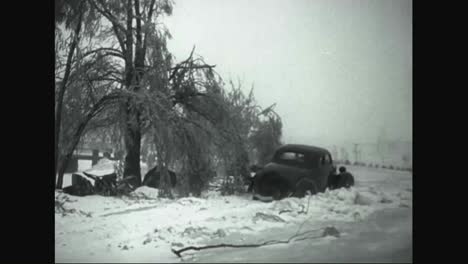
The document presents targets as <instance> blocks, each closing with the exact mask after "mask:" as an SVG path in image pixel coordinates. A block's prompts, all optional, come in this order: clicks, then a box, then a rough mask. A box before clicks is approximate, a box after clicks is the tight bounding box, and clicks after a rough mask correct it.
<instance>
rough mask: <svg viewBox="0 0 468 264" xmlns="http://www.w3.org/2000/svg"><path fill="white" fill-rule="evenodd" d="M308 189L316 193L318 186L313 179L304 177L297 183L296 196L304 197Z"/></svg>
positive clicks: (312, 193)
mask: <svg viewBox="0 0 468 264" xmlns="http://www.w3.org/2000/svg"><path fill="white" fill-rule="evenodd" d="M307 191H309V192H310V193H311V195H314V194H316V193H317V186H316V185H315V182H314V181H313V180H311V179H307V178H302V179H300V180H299V181H298V182H297V183H296V192H295V196H297V197H299V198H302V197H304V196H305V195H306V193H307Z"/></svg>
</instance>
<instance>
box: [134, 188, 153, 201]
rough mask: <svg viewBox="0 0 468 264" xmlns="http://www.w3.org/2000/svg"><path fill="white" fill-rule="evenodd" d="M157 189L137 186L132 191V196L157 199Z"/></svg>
mask: <svg viewBox="0 0 468 264" xmlns="http://www.w3.org/2000/svg"><path fill="white" fill-rule="evenodd" d="M158 194H159V190H158V189H155V188H151V187H148V186H141V187H138V188H137V189H136V190H134V191H133V192H132V195H133V196H136V197H138V198H146V199H158Z"/></svg>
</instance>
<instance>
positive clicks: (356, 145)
mask: <svg viewBox="0 0 468 264" xmlns="http://www.w3.org/2000/svg"><path fill="white" fill-rule="evenodd" d="M358 147H359V144H357V143H354V151H353V152H354V162H358V161H359V157H358V155H359V149H358Z"/></svg>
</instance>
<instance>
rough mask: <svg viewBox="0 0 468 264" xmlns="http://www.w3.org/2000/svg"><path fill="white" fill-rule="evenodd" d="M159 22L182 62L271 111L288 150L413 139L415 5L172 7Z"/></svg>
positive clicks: (234, 0)
mask: <svg viewBox="0 0 468 264" xmlns="http://www.w3.org/2000/svg"><path fill="white" fill-rule="evenodd" d="M165 23H166V25H167V26H168V28H169V30H170V32H171V34H172V36H173V39H172V40H171V41H170V42H169V49H170V51H171V52H173V53H174V55H175V56H176V58H177V59H178V60H182V59H184V58H186V57H187V56H188V55H189V53H190V51H191V49H192V47H193V45H195V46H196V53H197V54H199V55H202V56H203V57H204V58H205V60H206V62H207V63H209V64H216V65H217V67H216V69H217V71H218V73H220V74H221V76H222V77H223V79H225V80H229V78H233V79H237V78H238V77H239V78H240V79H241V80H242V81H243V82H244V88H245V92H246V93H247V92H248V91H249V89H250V87H251V85H252V83H254V86H255V90H254V94H255V97H256V99H257V101H258V102H259V103H260V104H261V105H262V106H263V107H267V106H269V105H271V104H272V103H275V102H276V103H277V106H276V111H277V112H278V114H279V115H280V116H281V117H282V120H283V123H284V127H283V134H284V137H283V139H284V141H285V143H305V144H316V145H322V144H333V143H338V144H339V143H340V142H375V141H376V139H377V137H378V135H379V133H381V131H382V130H385V133H386V135H387V137H388V138H389V139H402V140H412V114H413V113H412V67H413V66H412V2H411V1H408V0H373V1H357V0H349V1H348V0H344V1H343V0H336V1H331V0H326V1H325V0H324V1H318V0H176V2H175V7H174V12H173V15H172V17H169V18H168V19H166V20H165Z"/></svg>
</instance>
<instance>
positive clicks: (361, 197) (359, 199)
mask: <svg viewBox="0 0 468 264" xmlns="http://www.w3.org/2000/svg"><path fill="white" fill-rule="evenodd" d="M354 203H355V204H357V205H364V206H369V205H371V204H373V203H374V199H372V197H370V195H366V194H363V193H357V195H356V198H355V199H354Z"/></svg>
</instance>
